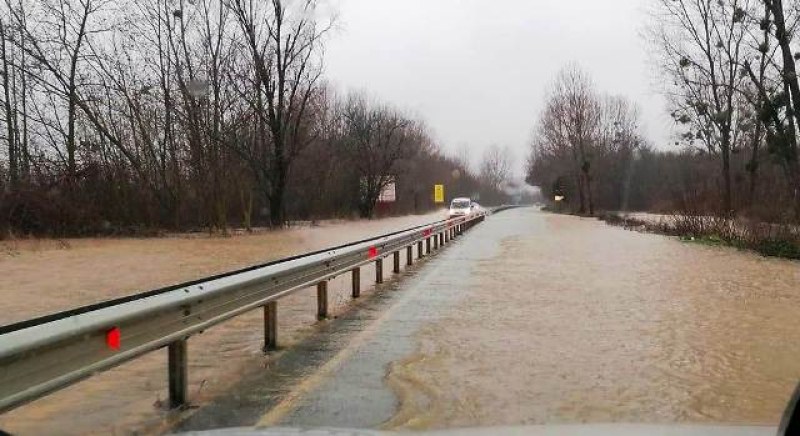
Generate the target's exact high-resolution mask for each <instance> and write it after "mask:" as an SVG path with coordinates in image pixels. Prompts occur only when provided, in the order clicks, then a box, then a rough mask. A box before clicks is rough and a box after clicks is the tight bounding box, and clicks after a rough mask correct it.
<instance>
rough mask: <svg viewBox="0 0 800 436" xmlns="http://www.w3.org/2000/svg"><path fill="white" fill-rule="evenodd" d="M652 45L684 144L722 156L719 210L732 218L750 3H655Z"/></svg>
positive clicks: (713, 0)
mask: <svg viewBox="0 0 800 436" xmlns="http://www.w3.org/2000/svg"><path fill="white" fill-rule="evenodd" d="M657 4H658V7H657V10H656V11H654V14H653V21H654V24H655V26H654V27H653V28H652V29H653V31H652V35H651V36H652V40H653V43H654V46H655V47H656V49H657V50H658V52H659V54H660V55H661V59H660V64H661V68H662V69H663V71H664V72H665V74H666V75H667V77H668V78H669V81H670V82H669V84H670V85H671V86H668V88H667V89H666V90H665V92H666V94H667V96H668V98H669V100H670V101H671V103H672V105H673V108H674V111H673V117H674V118H675V120H676V121H677V122H678V123H679V124H681V125H683V126H685V127H686V132H685V133H684V139H686V140H687V141H688V142H693V141H695V140H696V141H699V142H701V143H702V144H704V146H705V147H706V148H707V149H708V150H709V151H710V152H712V153H717V152H718V153H719V154H720V156H721V163H722V168H721V174H722V180H723V201H722V210H723V211H724V213H725V214H730V213H733V211H734V204H733V198H732V184H731V153H732V150H733V148H734V147H735V146H736V143H737V139H738V138H737V135H738V133H739V132H740V130H739V129H738V128H737V123H739V122H740V120H741V118H742V117H741V114H740V113H739V111H738V110H737V109H738V108H739V105H737V101H736V97H737V90H738V89H739V88H740V87H741V84H742V81H743V80H744V75H743V74H742V73H741V61H742V60H743V57H744V49H745V46H744V40H745V37H746V36H747V34H748V29H747V26H746V25H745V19H746V17H747V12H746V11H747V9H748V8H749V0H724V1H721V0H658V2H657Z"/></svg>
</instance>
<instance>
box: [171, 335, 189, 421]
mask: <svg viewBox="0 0 800 436" xmlns="http://www.w3.org/2000/svg"><path fill="white" fill-rule="evenodd" d="M186 342H187V341H186V339H185V338H184V339H178V340H177V341H175V342H171V343H170V344H169V345H168V346H167V355H168V359H167V360H168V363H167V366H168V373H169V407H170V409H176V408H178V407H181V406H183V405H185V404H186V392H187V390H188V385H189V383H188V379H189V371H188V369H189V365H188V362H187V359H186Z"/></svg>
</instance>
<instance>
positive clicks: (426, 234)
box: [422, 229, 433, 236]
mask: <svg viewBox="0 0 800 436" xmlns="http://www.w3.org/2000/svg"><path fill="white" fill-rule="evenodd" d="M431 233H433V229H425V231H424V232H422V236H430V235H431Z"/></svg>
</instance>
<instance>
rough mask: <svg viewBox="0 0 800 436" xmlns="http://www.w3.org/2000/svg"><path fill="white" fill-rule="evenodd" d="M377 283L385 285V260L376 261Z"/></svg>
mask: <svg viewBox="0 0 800 436" xmlns="http://www.w3.org/2000/svg"><path fill="white" fill-rule="evenodd" d="M375 283H378V284H380V283H383V259H378V260H376V261H375Z"/></svg>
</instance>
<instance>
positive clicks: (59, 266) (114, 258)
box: [0, 212, 443, 435]
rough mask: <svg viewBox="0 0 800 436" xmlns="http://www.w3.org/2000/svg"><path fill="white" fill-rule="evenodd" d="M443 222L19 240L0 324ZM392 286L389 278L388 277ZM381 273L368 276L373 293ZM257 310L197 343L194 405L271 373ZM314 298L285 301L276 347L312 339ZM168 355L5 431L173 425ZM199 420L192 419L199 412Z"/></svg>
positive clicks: (114, 373) (336, 299)
mask: <svg viewBox="0 0 800 436" xmlns="http://www.w3.org/2000/svg"><path fill="white" fill-rule="evenodd" d="M442 218H443V212H435V213H431V214H427V215H419V216H406V217H395V218H387V219H382V220H373V221H355V222H347V221H344V222H325V223H323V224H322V225H320V226H314V227H302V228H295V229H290V230H285V231H275V232H260V233H256V234H252V235H239V236H234V237H214V236H208V235H173V236H169V237H164V238H149V239H137V238H123V239H95V238H88V239H70V240H63V241H52V240H50V241H48V240H21V241H12V242H5V243H3V245H0V298H2V301H3V306H2V307H3V310H2V311H0V324H7V323H11V322H15V321H20V320H24V319H27V318H30V317H34V316H40V315H44V314H47V313H51V312H54V311H59V310H65V309H69V308H72V307H76V306H79V305H84V304H91V303H94V302H98V301H102V300H106V299H109V298H115V297H120V296H124V295H128V294H131V293H133V292H137V291H143V290H147V289H153V288H157V287H160V286H165V285H169V284H173V283H177V282H181V281H186V280H191V279H196V278H199V277H203V276H207V275H211V274H215V273H219V272H223V271H228V270H232V269H236V268H241V267H244V266H248V265H253V264H257V263H262V262H266V261H269V260H273V259H278V258H281V257H286V256H290V255H294V254H299V253H303V252H307V251H310V250H316V249H322V248H325V247H330V246H334V245H338V244H342V243H346V242H348V241H352V240H358V239H363V238H366V237H370V236H376V235H380V234H383V233H387V232H390V231H393V230H399V229H403V228H407V227H410V226H413V225H419V224H423V223H428V222H432V221H435V220H439V219H442ZM384 274H385V275H386V276H387V277H389V276H390V275H391V274H390V272H389V271H384ZM372 277H374V271H373V269H372V268H371V267H370V266H366V267H364V268H363V269H362V287H363V289H364V291H365V292H368V291H369V289H370V284H371V283H372V281H371V278H372ZM328 292H329V300H330V301H329V310H330V312H331V314H332V315H333V316H336V315H337V314H338V313H340V312H342V311H345V310H346V309H347V307H348V306H349V305H350V303H351V301H352V300H351V298H350V282H349V278H348V277H347V276H346V275H345V276H340V277H338V278H336V279H334V280H332V281H331V282H330V284H329V289H328ZM261 317H262V314H261V312H260V311H253V312H251V313H247V314H244V315H242V316H239V317H236V318H234V319H232V320H230V321H227V322H225V323H223V324H221V325H219V326H216V327H214V328H211V329H209V330H207V331H205V332H204V333H202V334H199V335H196V336H193V337H192V339H191V340H190V341H189V390H190V400H191V402H192V404H193V405H194V406H199V405H202V404H204V403H206V402H207V401H208V400H209V399H211V398H214V397H215V396H216V395H219V394H220V393H221V392H225V391H226V389H228V388H229V387H230V386H232V385H233V384H235V383H236V381H237V380H238V379H239V377H240V375H241V374H243V373H245V372H247V371H252V369H253V368H258V367H259V365H261V366H263V367H268V366H269V365H270V363H271V362H272V361H273V360H274V359H275V358H276V357H277V356H279V353H272V354H271V355H270V356H264V355H263V353H262V352H261V346H262V344H263V330H262V328H263V327H262V326H263V321H262V318H261ZM316 324H317V320H316V291H315V290H314V289H307V290H303V291H300V292H297V293H295V294H292V295H290V296H288V297H286V298H283V299H281V300H280V302H279V305H278V328H279V336H278V341H279V346H281V347H283V348H286V347H291V346H292V345H293V344H295V343H297V342H299V341H301V340H302V339H303V338H305V337H307V336H308V335H309V334H311V333H312V332H313V331H314V329H315V325H316ZM166 383H167V379H166V350H158V351H154V352H152V353H150V354H148V355H146V356H144V357H142V358H140V359H137V360H135V361H133V362H129V363H126V364H123V365H121V366H119V367H117V368H114V369H112V370H110V371H107V372H104V373H100V374H97V375H95V376H94V377H92V378H90V379H88V380H85V381H83V382H80V383H78V384H75V385H73V386H70V387H69V388H66V389H64V390H61V391H58V392H56V393H54V394H52V395H49V396H47V397H45V398H42V399H40V400H37V401H35V402H33V403H31V404H28V405H25V406H22V407H20V408H18V409H16V410H13V411H11V412H9V413H5V414H3V415H0V429H3V430H4V431H7V432H10V433H12V434H15V435H40V434H66V435H71V434H75V435H77V434H134V433H136V434H141V433H144V434H149V433H159V432H162V431H164V430H166V429H168V428H169V426H170V424H171V423H170V419H173V418H174V417H173V416H171V415H170V414H168V413H167V412H166V410H165V407H164V401H166V398H167V391H166ZM190 412H191V411H190Z"/></svg>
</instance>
